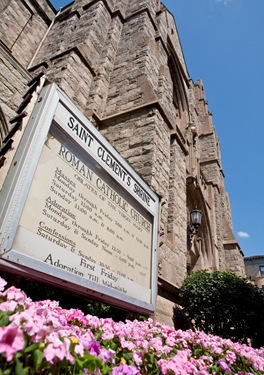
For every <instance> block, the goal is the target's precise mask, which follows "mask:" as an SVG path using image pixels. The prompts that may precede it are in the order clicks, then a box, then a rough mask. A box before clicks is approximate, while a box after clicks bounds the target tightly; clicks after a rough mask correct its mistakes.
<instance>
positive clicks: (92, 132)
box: [2, 85, 158, 311]
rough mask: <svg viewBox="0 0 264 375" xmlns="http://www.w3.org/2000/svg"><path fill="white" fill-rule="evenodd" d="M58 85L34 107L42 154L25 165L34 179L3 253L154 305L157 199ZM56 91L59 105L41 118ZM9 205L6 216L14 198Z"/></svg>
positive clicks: (35, 141) (36, 139)
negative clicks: (20, 256)
mask: <svg viewBox="0 0 264 375" xmlns="http://www.w3.org/2000/svg"><path fill="white" fill-rule="evenodd" d="M54 86H55V85H51V86H50V87H49V89H47V88H46V89H45V90H46V95H45V96H46V99H45V101H44V100H41V105H40V106H39V107H40V108H37V109H36V112H37V114H36V113H35V114H34V122H36V119H37V118H38V119H39V121H38V123H37V127H42V131H41V136H40V134H38V132H37V131H36V132H35V133H34V136H33V137H32V140H31V145H32V147H31V146H29V147H28V153H27V154H28V155H27V156H28V157H26V159H29V160H30V159H32V157H30V154H32V155H33V152H34V150H36V149H37V144H38V147H39V146H40V147H39V148H38V150H39V156H38V160H37V162H36V161H35V166H34V167H33V166H31V164H32V162H28V163H26V162H25V163H24V165H23V167H22V168H29V169H30V170H31V175H32V178H31V181H30V184H28V187H25V190H26V191H25V192H24V194H23V195H24V197H25V198H24V201H23V205H22V206H21V207H20V208H21V212H20V215H19V217H18V218H17V225H16V230H15V236H13V242H12V247H11V248H10V249H8V251H7V249H6V248H5V250H4V251H3V257H4V258H5V259H8V260H11V261H13V258H14V259H15V258H17V254H21V255H23V259H26V258H27V257H29V258H30V259H35V260H36V262H37V263H36V265H37V264H40V263H41V264H42V267H41V269H42V270H43V269H44V270H45V272H47V273H49V274H50V275H51V274H52V275H53V276H55V277H56V276H57V275H56V270H60V273H59V275H60V276H59V277H61V271H63V274H65V280H68V281H71V279H74V282H75V280H76V279H78V278H81V280H82V284H83V285H85V287H86V288H91V289H92V290H93V291H95V292H96V291H97V290H98V291H100V293H101V292H102V290H103V291H104V292H105V294H106V295H108V294H109V296H110V297H111V298H112V299H113V297H114V299H115V298H117V299H119V300H122V301H123V300H124V301H125V302H126V304H127V303H128V304H132V305H137V306H138V307H141V306H143V307H144V310H145V309H147V310H150V311H153V310H154V303H155V294H156V271H155V270H156V246H157V212H158V198H157V196H156V195H155V194H154V193H153V192H152V191H151V190H150V189H149V188H148V186H147V185H146V184H145V183H144V182H143V181H142V180H141V179H140V178H139V176H137V175H136V174H135V172H134V171H133V170H132V169H131V168H130V167H129V165H128V164H127V163H126V162H125V161H124V160H123V159H122V158H121V157H120V156H119V155H118V154H117V153H116V151H115V150H114V149H113V148H112V147H111V145H110V144H109V143H108V142H107V141H106V140H105V139H104V138H103V137H102V136H101V135H100V133H99V132H98V131H97V130H96V129H95V128H94V126H93V125H92V124H91V123H90V122H89V121H88V120H87V119H86V118H84V116H83V115H82V114H81V113H80V112H79V111H78V110H77V109H76V107H74V106H73V104H72V103H71V102H69V100H68V99H66V98H65V97H64V95H62V93H61V92H60V91H59V90H58V89H57V88H56V87H55V88H54ZM42 95H43V96H44V94H41V96H42ZM54 96H55V97H56V98H57V105H56V107H55V108H54ZM51 97H52V98H53V100H52V106H53V108H54V110H53V111H49V112H51V113H50V114H49V116H48V117H49V118H48V119H47V118H46V119H45V118H43V121H41V119H42V116H43V113H45V112H46V113H47V112H48V108H49V101H50V102H51ZM52 112H53V113H52ZM34 126H35V127H36V124H35V125H34ZM41 138H42V141H40V139H41ZM32 169H33V171H32ZM23 175H25V174H23V173H22V176H20V178H23ZM18 185H19V184H18V183H16V186H14V193H15V194H14V196H15V195H16V190H17V189H18ZM20 187H21V184H20ZM13 203H14V202H13ZM9 206H10V207H8V208H7V212H6V214H5V216H7V215H8V213H11V212H12V208H13V207H12V200H11V202H10V205H9ZM2 221H3V224H4V223H5V222H6V220H2ZM5 232H6V234H7V233H8V229H7V230H5ZM3 240H5V239H3ZM12 250H14V252H15V256H14V257H12ZM25 257H26V258H25ZM21 259H22V258H21ZM19 262H20V264H21V260H20V261H19ZM25 265H26V264H25ZM36 267H37V266H36ZM43 267H44V268H43ZM37 268H38V267H37ZM51 270H52V271H51Z"/></svg>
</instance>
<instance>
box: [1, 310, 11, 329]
mask: <svg viewBox="0 0 264 375" xmlns="http://www.w3.org/2000/svg"><path fill="white" fill-rule="evenodd" d="M10 315H12V313H11V312H10V311H0V327H6V326H8V324H9V316H10Z"/></svg>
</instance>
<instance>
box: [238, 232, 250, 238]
mask: <svg viewBox="0 0 264 375" xmlns="http://www.w3.org/2000/svg"><path fill="white" fill-rule="evenodd" d="M238 236H239V237H241V238H249V237H250V235H249V234H248V233H247V232H238Z"/></svg>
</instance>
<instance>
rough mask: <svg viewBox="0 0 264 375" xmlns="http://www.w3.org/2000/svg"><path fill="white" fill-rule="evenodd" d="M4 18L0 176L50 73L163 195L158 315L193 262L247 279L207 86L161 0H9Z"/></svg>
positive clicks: (168, 307) (164, 313) (168, 315)
mask: <svg viewBox="0 0 264 375" xmlns="http://www.w3.org/2000/svg"><path fill="white" fill-rule="evenodd" d="M0 15H1V16H0V64H1V69H0V123H1V132H0V149H1V151H0V167H1V168H0V174H1V178H0V183H1V185H2V184H3V182H4V179H5V176H6V175H7V173H8V170H9V168H11V166H12V158H13V156H14V153H15V150H16V147H17V145H18V144H19V141H20V139H21V136H22V134H23V131H24V129H25V127H26V125H27V121H28V117H29V115H30V112H31V111H32V108H33V106H34V103H35V101H36V100H37V94H38V92H39V90H40V89H41V87H42V86H43V85H45V84H46V83H47V82H55V83H56V84H57V85H58V86H59V87H60V89H61V90H62V91H64V92H65V93H66V95H67V96H68V97H69V98H70V99H71V100H72V101H73V103H74V104H75V105H76V106H77V107H78V108H79V109H80V110H81V111H82V113H83V114H84V115H85V116H86V117H87V118H88V119H89V120H90V121H91V122H92V123H93V125H94V126H95V127H96V128H97V129H98V130H99V131H100V132H101V133H102V135H103V136H105V137H106V139H107V140H108V141H109V142H110V143H111V144H112V146H113V147H114V148H115V149H116V150H117V151H118V152H119V153H120V155H121V156H122V157H123V158H124V159H125V160H126V161H127V162H128V163H129V164H130V166H131V167H132V168H133V169H134V170H135V171H136V172H137V173H138V174H139V175H140V176H141V177H142V178H143V179H144V181H145V182H146V183H147V184H148V185H149V186H150V188H151V189H152V190H153V191H154V192H155V193H156V194H157V195H158V196H159V198H160V214H159V239H158V243H159V249H158V265H157V267H158V280H157V282H158V296H157V308H156V312H155V317H156V318H157V319H159V320H161V321H163V322H166V323H169V324H172V315H173V313H172V311H173V306H174V304H175V303H176V302H177V293H178V290H179V288H180V286H181V283H182V281H183V279H184V277H185V276H186V274H187V269H192V270H198V269H203V268H205V269H209V270H212V269H219V270H228V271H232V272H235V273H236V274H238V275H242V276H244V275H245V269H244V261H243V253H242V251H241V249H240V247H239V244H238V242H237V240H236V238H235V236H234V234H233V230H232V218H231V211H230V205H229V200H228V195H227V192H226V191H225V186H224V173H223V170H222V164H221V155H220V142H219V139H218V137H217V135H216V133H215V129H214V125H213V122H212V114H211V113H210V111H209V109H208V104H207V101H206V98H205V93H204V87H203V83H202V82H201V81H198V82H197V83H194V82H193V81H192V79H191V77H190V76H189V73H188V70H187V67H186V63H185V59H184V55H183V51H182V47H181V44H180V40H179V35H178V32H177V28H176V25H175V21H174V18H173V16H172V14H171V13H170V12H169V11H168V9H166V8H165V6H164V5H163V4H162V3H161V2H160V0H129V1H128V0H75V1H73V2H72V3H71V4H69V5H68V6H67V7H65V8H63V9H61V10H60V11H59V12H55V10H54V8H53V7H52V5H51V4H50V3H49V1H47V0H2V1H1V5H0ZM196 208H197V209H199V210H201V211H202V213H203V216H202V222H201V226H200V228H199V231H198V233H197V235H194V236H193V235H191V234H190V212H191V211H192V210H193V209H196Z"/></svg>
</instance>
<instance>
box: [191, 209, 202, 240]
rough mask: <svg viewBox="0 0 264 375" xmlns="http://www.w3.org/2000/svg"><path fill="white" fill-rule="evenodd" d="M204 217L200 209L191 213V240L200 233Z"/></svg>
mask: <svg viewBox="0 0 264 375" xmlns="http://www.w3.org/2000/svg"><path fill="white" fill-rule="evenodd" d="M202 216H203V213H202V211H201V210H198V209H194V210H192V211H191V213H190V223H189V225H188V232H189V235H190V238H191V239H192V238H193V237H194V236H196V235H197V233H198V230H199V228H200V226H201V222H202Z"/></svg>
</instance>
